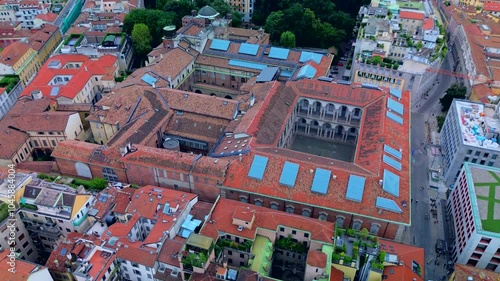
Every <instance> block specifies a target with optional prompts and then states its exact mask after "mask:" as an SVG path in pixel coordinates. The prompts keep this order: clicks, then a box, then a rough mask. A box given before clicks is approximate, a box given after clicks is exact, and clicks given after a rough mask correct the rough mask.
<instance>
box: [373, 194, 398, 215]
mask: <svg viewBox="0 0 500 281" xmlns="http://www.w3.org/2000/svg"><path fill="white" fill-rule="evenodd" d="M375 206H377V208H380V209H384V210H387V211H391V212H395V213H402V212H403V210H401V208H399V206H398V204H396V202H394V200H391V199H387V198H384V197H377V201H376V202H375Z"/></svg>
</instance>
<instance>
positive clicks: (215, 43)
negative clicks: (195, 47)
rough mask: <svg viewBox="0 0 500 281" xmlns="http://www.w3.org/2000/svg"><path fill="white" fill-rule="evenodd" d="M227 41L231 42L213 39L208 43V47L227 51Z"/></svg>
mask: <svg viewBox="0 0 500 281" xmlns="http://www.w3.org/2000/svg"><path fill="white" fill-rule="evenodd" d="M229 43H231V42H229V41H227V40H221V39H214V40H212V43H211V44H210V49H212V50H217V51H227V49H228V48H229Z"/></svg>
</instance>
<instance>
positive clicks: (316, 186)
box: [311, 168, 332, 195]
mask: <svg viewBox="0 0 500 281" xmlns="http://www.w3.org/2000/svg"><path fill="white" fill-rule="evenodd" d="M331 174H332V172H331V171H329V170H325V169H321V168H316V172H315V173H314V179H313V183H312V187H311V191H312V192H316V193H319V194H323V195H325V194H327V193H328V186H329V185H330V176H331Z"/></svg>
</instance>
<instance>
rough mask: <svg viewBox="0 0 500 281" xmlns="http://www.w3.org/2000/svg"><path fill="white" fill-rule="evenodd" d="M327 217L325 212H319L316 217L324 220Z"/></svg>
mask: <svg viewBox="0 0 500 281" xmlns="http://www.w3.org/2000/svg"><path fill="white" fill-rule="evenodd" d="M327 218H328V214H327V213H325V212H320V213H319V216H318V219H319V220H320V221H326V219H327Z"/></svg>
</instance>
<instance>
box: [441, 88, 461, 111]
mask: <svg viewBox="0 0 500 281" xmlns="http://www.w3.org/2000/svg"><path fill="white" fill-rule="evenodd" d="M466 96H467V88H466V87H465V86H464V85H463V84H458V83H455V84H453V85H451V86H450V87H449V88H448V90H446V94H445V95H444V96H443V97H442V98H440V99H439V103H441V107H442V109H441V110H442V111H443V112H446V111H448V109H450V106H451V103H452V102H453V100H454V99H465V98H466Z"/></svg>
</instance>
